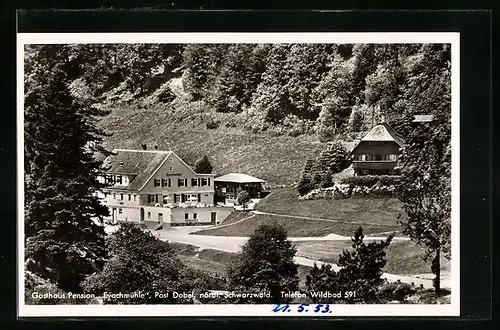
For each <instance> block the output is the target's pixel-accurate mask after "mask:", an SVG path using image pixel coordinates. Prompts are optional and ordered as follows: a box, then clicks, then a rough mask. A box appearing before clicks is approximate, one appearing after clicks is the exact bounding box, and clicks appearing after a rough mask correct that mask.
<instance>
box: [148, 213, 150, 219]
mask: <svg viewBox="0 0 500 330" xmlns="http://www.w3.org/2000/svg"><path fill="white" fill-rule="evenodd" d="M148 219H150V220H151V212H148Z"/></svg>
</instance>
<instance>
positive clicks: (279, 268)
mask: <svg viewBox="0 0 500 330" xmlns="http://www.w3.org/2000/svg"><path fill="white" fill-rule="evenodd" d="M296 252H297V250H296V249H295V247H294V246H293V244H292V242H291V241H289V240H288V239H287V234H286V231H285V229H284V228H283V227H281V226H279V225H276V224H273V225H267V224H263V225H260V226H259V228H257V230H255V232H254V233H253V234H252V235H251V236H250V238H249V239H248V241H247V242H246V243H245V245H243V247H242V251H241V253H240V260H239V263H238V264H237V265H236V267H235V268H234V269H231V270H230V271H229V274H231V276H230V287H231V288H232V290H234V291H237V292H247V293H257V294H259V293H264V297H263V298H258V297H254V298H247V299H243V300H242V301H241V302H248V303H268V304H270V303H282V302H288V301H289V299H288V298H284V297H282V295H281V292H282V291H283V292H293V291H297V290H298V284H299V278H298V275H297V273H298V272H297V265H296V264H295V262H294V260H293V258H294V256H295V253H296ZM267 293H269V297H266V294H267Z"/></svg>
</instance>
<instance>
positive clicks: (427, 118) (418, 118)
mask: <svg viewBox="0 0 500 330" xmlns="http://www.w3.org/2000/svg"><path fill="white" fill-rule="evenodd" d="M414 117H415V119H413V120H412V123H430V122H432V121H434V115H415V116H414Z"/></svg>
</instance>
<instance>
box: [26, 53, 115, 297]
mask: <svg viewBox="0 0 500 330" xmlns="http://www.w3.org/2000/svg"><path fill="white" fill-rule="evenodd" d="M72 51H73V49H72V48H71V47H66V48H62V49H59V51H58V52H54V46H52V45H46V46H44V47H40V48H39V49H37V51H36V52H33V53H32V54H31V55H32V56H31V57H27V63H26V71H25V74H26V93H25V102H24V104H25V144H24V146H25V182H26V186H25V187H26V194H25V203H26V204H25V205H26V216H25V237H26V255H25V257H26V258H30V259H32V260H34V262H35V263H36V265H37V267H36V271H37V272H38V273H39V274H40V275H42V276H44V277H46V278H48V279H50V280H53V281H54V282H55V283H57V285H58V286H59V287H60V288H62V289H63V290H66V291H72V292H77V291H78V290H79V286H78V283H79V282H80V281H81V280H82V279H83V277H84V276H86V275H88V274H90V273H92V272H94V271H95V270H98V269H100V267H102V264H103V261H104V258H105V257H106V250H105V246H104V238H105V233H104V228H103V226H102V221H103V217H104V216H106V215H107V214H108V210H107V208H106V207H105V206H103V205H102V204H101V203H100V200H99V199H98V197H97V196H96V195H95V193H96V192H97V191H98V190H99V189H101V188H103V187H104V185H103V184H101V183H99V181H98V180H97V176H98V173H99V171H100V170H101V165H102V163H101V162H100V161H98V160H96V158H95V157H94V153H95V152H96V151H100V152H104V153H106V151H105V150H104V149H103V148H102V145H101V143H102V137H103V136H104V135H105V133H104V132H103V131H101V130H100V129H98V128H97V126H96V124H95V121H96V120H97V118H99V117H102V116H104V115H106V114H107V113H106V112H105V111H101V110H99V109H96V108H94V107H92V106H91V104H90V102H89V99H81V98H78V97H77V96H75V94H74V93H72V88H71V87H72V86H71V84H72V82H73V81H74V78H75V72H77V71H78V70H79V64H78V61H77V60H76V59H75V58H74V57H72V56H71V54H72Z"/></svg>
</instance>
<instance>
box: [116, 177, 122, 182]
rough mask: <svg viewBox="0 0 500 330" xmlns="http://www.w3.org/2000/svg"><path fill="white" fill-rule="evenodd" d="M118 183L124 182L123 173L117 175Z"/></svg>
mask: <svg viewBox="0 0 500 330" xmlns="http://www.w3.org/2000/svg"><path fill="white" fill-rule="evenodd" d="M116 183H119V184H122V176H121V175H117V176H116Z"/></svg>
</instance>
